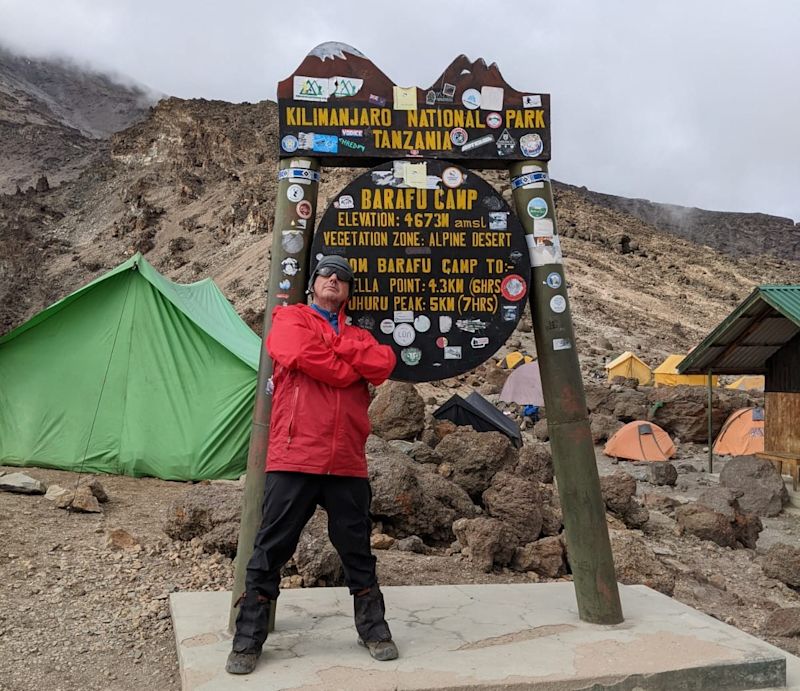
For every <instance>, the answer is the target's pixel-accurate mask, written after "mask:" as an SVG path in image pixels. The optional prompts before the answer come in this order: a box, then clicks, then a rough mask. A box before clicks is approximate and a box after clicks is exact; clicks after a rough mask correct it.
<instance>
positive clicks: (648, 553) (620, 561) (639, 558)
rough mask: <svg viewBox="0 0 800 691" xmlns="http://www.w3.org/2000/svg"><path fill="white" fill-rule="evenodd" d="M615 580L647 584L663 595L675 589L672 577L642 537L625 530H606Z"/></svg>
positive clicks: (669, 593) (630, 583) (627, 583)
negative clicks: (607, 531) (609, 539)
mask: <svg viewBox="0 0 800 691" xmlns="http://www.w3.org/2000/svg"><path fill="white" fill-rule="evenodd" d="M609 537H610V538H611V552H612V553H613V555H614V570H615V571H616V574H617V580H618V581H619V582H620V583H624V584H625V585H646V586H647V587H649V588H653V589H654V590H658V591H659V592H661V593H664V594H665V595H672V591H673V590H674V589H675V574H674V573H673V572H672V571H671V570H670V569H668V568H667V567H666V566H665V565H664V564H662V563H661V562H660V561H659V560H658V557H657V556H656V555H655V552H653V550H652V549H651V548H650V547H649V546H648V544H647V543H646V542H645V541H644V539H643V538H642V537H640V536H639V535H637V534H636V533H631V532H629V531H627V530H609Z"/></svg>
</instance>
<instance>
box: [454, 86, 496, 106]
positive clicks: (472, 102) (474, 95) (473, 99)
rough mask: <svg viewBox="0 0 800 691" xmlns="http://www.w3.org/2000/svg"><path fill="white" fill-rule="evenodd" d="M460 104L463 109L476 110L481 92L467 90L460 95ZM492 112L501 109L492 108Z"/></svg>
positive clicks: (479, 102)
mask: <svg viewBox="0 0 800 691" xmlns="http://www.w3.org/2000/svg"><path fill="white" fill-rule="evenodd" d="M461 103H463V104H464V107H465V108H469V109H470V110H476V109H477V108H480V106H481V92H480V91H478V90H477V89H467V90H466V91H465V92H464V93H463V94H461ZM492 110H502V108H492Z"/></svg>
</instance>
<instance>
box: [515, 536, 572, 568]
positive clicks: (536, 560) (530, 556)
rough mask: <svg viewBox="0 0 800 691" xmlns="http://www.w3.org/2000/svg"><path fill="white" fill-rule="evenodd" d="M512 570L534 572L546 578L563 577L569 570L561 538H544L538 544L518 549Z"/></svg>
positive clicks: (530, 543)
mask: <svg viewBox="0 0 800 691" xmlns="http://www.w3.org/2000/svg"><path fill="white" fill-rule="evenodd" d="M511 568H513V569H515V570H517V571H533V572H535V573H537V574H539V575H540V576H543V577H544V578H558V577H559V576H563V575H564V574H565V573H566V571H567V569H566V564H565V563H564V544H563V543H562V542H561V538H559V537H543V538H542V539H541V540H537V541H536V542H529V543H528V544H527V545H523V546H522V547H517V549H516V551H515V552H514V559H513V560H512V562H511Z"/></svg>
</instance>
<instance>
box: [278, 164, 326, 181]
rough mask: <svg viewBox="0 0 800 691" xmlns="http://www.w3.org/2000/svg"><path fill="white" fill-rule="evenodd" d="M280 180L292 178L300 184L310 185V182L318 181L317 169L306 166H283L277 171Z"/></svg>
mask: <svg viewBox="0 0 800 691" xmlns="http://www.w3.org/2000/svg"><path fill="white" fill-rule="evenodd" d="M281 180H293V181H294V182H299V183H300V184H301V185H310V184H311V183H312V182H319V181H320V174H319V171H316V170H310V169H308V168H300V167H295V168H284V169H283V170H279V171H278V182H280V181H281Z"/></svg>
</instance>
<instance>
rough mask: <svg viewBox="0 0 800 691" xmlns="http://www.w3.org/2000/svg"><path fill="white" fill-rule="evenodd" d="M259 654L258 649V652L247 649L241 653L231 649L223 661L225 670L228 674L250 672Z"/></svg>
mask: <svg viewBox="0 0 800 691" xmlns="http://www.w3.org/2000/svg"><path fill="white" fill-rule="evenodd" d="M260 656H261V651H260V650H259V651H258V652H254V651H252V650H248V651H245V652H242V653H237V652H236V651H235V650H231V652H230V653H229V654H228V661H227V662H226V663H225V671H226V672H227V673H228V674H250V672H252V671H253V670H254V669H255V668H256V663H257V662H258V658H259V657H260Z"/></svg>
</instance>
